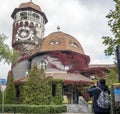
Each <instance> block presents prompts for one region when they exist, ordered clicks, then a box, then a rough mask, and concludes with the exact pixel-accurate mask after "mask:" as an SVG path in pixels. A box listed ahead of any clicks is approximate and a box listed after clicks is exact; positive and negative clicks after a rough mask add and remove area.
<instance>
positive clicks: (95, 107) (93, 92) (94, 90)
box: [87, 79, 110, 114]
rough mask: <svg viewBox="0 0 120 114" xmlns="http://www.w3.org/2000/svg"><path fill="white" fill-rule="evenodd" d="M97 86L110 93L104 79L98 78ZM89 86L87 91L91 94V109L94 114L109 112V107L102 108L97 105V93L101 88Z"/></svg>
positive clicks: (106, 113) (108, 113)
mask: <svg viewBox="0 0 120 114" xmlns="http://www.w3.org/2000/svg"><path fill="white" fill-rule="evenodd" d="M97 86H98V87H99V88H101V89H102V90H103V91H108V93H109V94H110V90H109V89H108V86H107V85H106V81H105V79H100V80H99V81H98V85H97ZM97 86H96V87H95V86H94V87H90V88H89V89H88V90H87V92H88V93H89V94H90V96H93V111H94V114H110V107H109V108H108V109H103V108H101V107H99V106H98V105H97V99H98V97H99V94H100V92H101V90H100V89H99V88H98V87H97Z"/></svg>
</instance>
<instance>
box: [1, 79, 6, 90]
mask: <svg viewBox="0 0 120 114" xmlns="http://www.w3.org/2000/svg"><path fill="white" fill-rule="evenodd" d="M6 83H7V82H6V79H0V85H1V91H2V92H4V91H5V89H6Z"/></svg>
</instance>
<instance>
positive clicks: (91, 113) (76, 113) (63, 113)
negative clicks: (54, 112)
mask: <svg viewBox="0 0 120 114" xmlns="http://www.w3.org/2000/svg"><path fill="white" fill-rule="evenodd" d="M61 114H93V113H69V112H68V113H61Z"/></svg>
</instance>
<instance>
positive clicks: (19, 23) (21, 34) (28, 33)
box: [11, 1, 47, 55]
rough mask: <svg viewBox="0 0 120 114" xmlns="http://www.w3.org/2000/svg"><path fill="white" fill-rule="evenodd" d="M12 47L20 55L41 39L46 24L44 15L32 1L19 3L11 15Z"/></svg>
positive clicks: (27, 52) (27, 51) (26, 52)
mask: <svg viewBox="0 0 120 114" xmlns="http://www.w3.org/2000/svg"><path fill="white" fill-rule="evenodd" d="M11 17H12V19H13V20H14V22H13V31H12V47H13V48H15V49H17V50H19V51H20V54H21V55H29V52H30V51H31V50H32V49H34V47H35V46H36V45H37V44H38V43H39V42H40V41H41V40H42V39H43V36H44V31H45V27H44V25H45V24H46V23H47V18H46V15H45V14H44V13H43V12H42V10H41V8H40V7H39V6H38V5H36V4H34V3H33V2H32V1H30V2H26V3H21V4H20V5H19V7H18V8H15V9H14V11H13V13H12V15H11Z"/></svg>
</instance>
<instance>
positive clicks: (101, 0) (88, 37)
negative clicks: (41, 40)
mask: <svg viewBox="0 0 120 114" xmlns="http://www.w3.org/2000/svg"><path fill="white" fill-rule="evenodd" d="M28 1H29V0H12V1H11V0H2V1H1V3H0V9H1V10H0V34H2V33H4V34H6V35H7V36H8V37H9V39H8V40H7V43H8V44H9V45H11V36H12V23H13V20H12V18H11V14H12V12H13V10H14V8H18V7H19V5H20V3H23V2H28ZM33 2H34V3H35V4H38V5H39V6H40V8H41V9H42V11H43V12H44V13H45V14H46V16H47V19H48V23H47V24H46V25H45V28H46V31H45V36H47V35H48V34H50V33H52V32H56V31H57V26H58V25H59V26H60V28H61V29H60V30H61V31H62V32H65V33H67V34H70V35H72V36H73V37H75V38H76V39H77V40H78V41H79V42H80V44H81V45H82V47H83V49H84V52H85V54H86V55H88V56H90V58H91V62H90V64H112V63H113V61H114V59H113V57H107V56H105V54H104V49H105V46H104V45H103V44H102V41H103V40H102V36H110V35H111V32H110V28H109V27H108V25H107V22H108V19H107V18H106V17H105V16H106V15H107V14H108V13H109V10H110V9H112V10H114V2H113V0H33ZM0 69H1V70H0V77H2V78H4V77H6V75H7V72H8V70H9V69H10V66H8V65H4V64H2V63H0Z"/></svg>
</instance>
